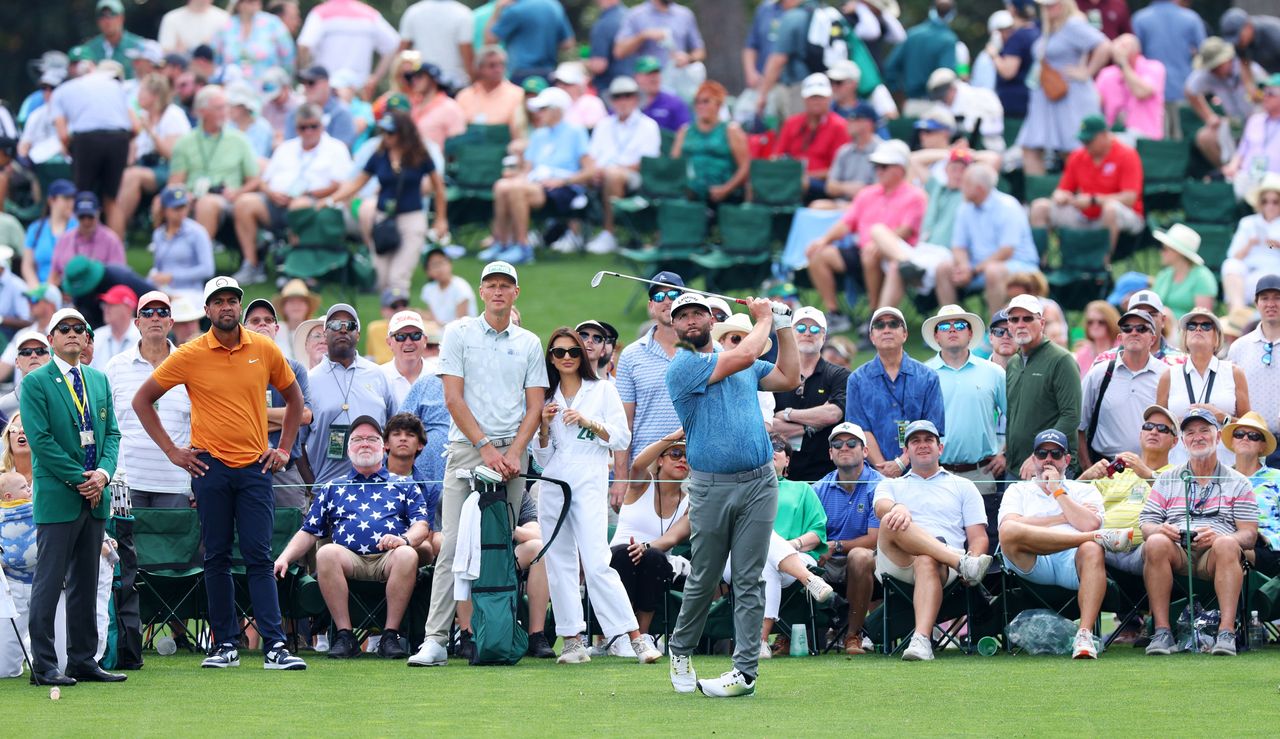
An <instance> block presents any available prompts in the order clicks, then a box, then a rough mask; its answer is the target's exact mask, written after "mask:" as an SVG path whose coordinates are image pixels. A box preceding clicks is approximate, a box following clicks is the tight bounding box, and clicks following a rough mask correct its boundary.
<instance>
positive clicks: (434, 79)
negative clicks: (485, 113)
mask: <svg viewBox="0 0 1280 739" xmlns="http://www.w3.org/2000/svg"><path fill="white" fill-rule="evenodd" d="M402 74H403V77H404V80H405V82H406V83H407V86H408V93H409V99H410V100H414V101H416V102H415V103H414V105H413V111H412V113H411V115H412V116H413V122H414V123H415V124H416V125H417V126H418V133H419V134H421V135H422V138H423V140H424V141H430V142H432V143H434V144H435V145H436V146H438V147H440V148H441V150H443V149H444V142H445V141H446V140H448V139H449V138H451V137H453V136H457V135H459V134H461V133H463V132H465V131H466V130H467V114H466V113H465V112H464V111H463V110H462V106H460V105H458V101H456V100H454V99H453V98H451V97H449V95H448V94H447V93H446V92H445V91H444V90H442V89H440V68H439V67H437V66H436V65H434V64H430V63H426V64H419V65H418V66H417V67H416V68H412V69H410V70H409V71H407V72H403V73H402Z"/></svg>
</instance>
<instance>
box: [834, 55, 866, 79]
mask: <svg viewBox="0 0 1280 739" xmlns="http://www.w3.org/2000/svg"><path fill="white" fill-rule="evenodd" d="M827 79H829V80H831V81H832V82H846V81H848V80H855V81H860V80H861V79H862V70H861V69H859V68H858V65H857V64H854V63H853V62H852V61H850V60H848V59H841V60H840V61H838V62H836V63H835V64H832V65H831V66H830V67H829V68H828V69H827Z"/></svg>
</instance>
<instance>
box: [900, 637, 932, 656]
mask: <svg viewBox="0 0 1280 739" xmlns="http://www.w3.org/2000/svg"><path fill="white" fill-rule="evenodd" d="M902 659H903V660H904V661H906V662H927V661H929V660H931V659H933V643H932V642H930V641H929V637H927V636H924V635H923V634H918V633H912V634H911V643H910V644H908V645H907V648H906V650H904V651H903V652H902Z"/></svg>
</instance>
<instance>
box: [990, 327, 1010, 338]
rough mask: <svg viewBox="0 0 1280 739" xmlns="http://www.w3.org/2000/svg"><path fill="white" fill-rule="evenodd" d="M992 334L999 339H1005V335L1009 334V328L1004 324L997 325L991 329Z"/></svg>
mask: <svg viewBox="0 0 1280 739" xmlns="http://www.w3.org/2000/svg"><path fill="white" fill-rule="evenodd" d="M991 335H992V336H994V337H996V338H997V339H1003V338H1004V337H1006V336H1008V335H1009V329H1007V328H1005V327H1004V326H996V327H994V328H992V329H991Z"/></svg>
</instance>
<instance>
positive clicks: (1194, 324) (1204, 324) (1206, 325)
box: [1187, 321, 1217, 331]
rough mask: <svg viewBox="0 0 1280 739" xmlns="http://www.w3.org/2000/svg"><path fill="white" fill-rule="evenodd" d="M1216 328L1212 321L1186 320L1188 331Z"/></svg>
mask: <svg viewBox="0 0 1280 739" xmlns="http://www.w3.org/2000/svg"><path fill="white" fill-rule="evenodd" d="M1216 328H1217V326H1214V325H1213V322H1212V321H1187V330H1188V331H1213V330H1214V329H1216Z"/></svg>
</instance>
